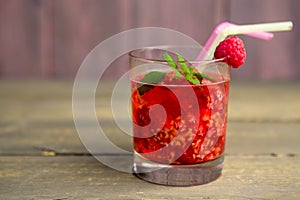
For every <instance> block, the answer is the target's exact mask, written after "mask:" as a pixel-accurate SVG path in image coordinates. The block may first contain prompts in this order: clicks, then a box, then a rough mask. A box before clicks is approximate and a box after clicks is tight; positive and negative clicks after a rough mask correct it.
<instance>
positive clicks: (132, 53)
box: [128, 45, 227, 65]
mask: <svg viewBox="0 0 300 200" xmlns="http://www.w3.org/2000/svg"><path fill="white" fill-rule="evenodd" d="M172 47H173V48H174V47H182V48H184V47H185V48H187V47H188V48H198V49H201V47H200V46H191V45H159V46H148V47H143V48H138V49H134V50H131V51H130V52H129V53H128V55H129V57H132V58H135V59H137V60H140V61H144V62H145V61H146V62H153V63H156V62H159V63H168V62H167V61H166V60H163V59H152V58H146V57H141V56H139V55H136V54H134V53H135V52H137V51H140V50H154V49H159V50H168V49H170V48H172ZM223 60H224V58H219V59H211V60H187V61H184V62H183V61H181V62H180V61H176V62H177V63H186V62H189V63H191V64H199V65H200V64H201V65H202V64H203V65H205V64H212V63H216V62H220V61H223ZM224 64H227V63H224Z"/></svg>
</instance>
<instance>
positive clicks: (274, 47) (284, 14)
mask: <svg viewBox="0 0 300 200" xmlns="http://www.w3.org/2000/svg"><path fill="white" fill-rule="evenodd" d="M299 11H300V1H294V0H285V1H282V0H264V1H261V0H251V1H248V0H185V1H182V0H151V1H141V0H0V44H1V48H0V78H71V79H72V78H74V76H75V75H76V72H77V70H78V68H79V67H80V64H81V62H82V61H83V59H84V58H85V56H87V54H88V53H89V52H90V51H91V50H92V49H93V48H94V47H95V46H96V45H97V44H99V43H100V42H101V41H103V40H105V39H106V38H108V37H110V36H112V35H114V34H117V33H119V32H121V31H124V30H128V29H132V28H137V27H147V26H155V27H165V28H171V29H175V30H177V31H180V32H182V33H185V34H187V35H189V36H191V37H193V38H194V39H196V40H197V41H199V42H200V43H201V44H204V42H205V41H206V39H207V38H208V36H209V34H210V32H211V31H212V30H213V28H214V27H215V26H216V25H217V24H218V23H220V22H221V21H227V20H228V21H232V22H235V23H241V24H242V23H257V22H270V21H285V20H293V21H294V23H295V28H294V30H293V31H292V32H289V33H278V34H276V36H275V38H274V39H273V40H272V41H271V42H266V41H260V40H257V39H252V38H247V37H242V38H243V39H244V41H245V43H246V46H247V50H248V57H247V63H246V65H245V66H244V67H243V68H241V69H239V70H238V71H237V70H235V71H233V77H234V78H236V79H238V78H240V79H263V80H274V79H299V78H300V68H299V67H298V62H297V60H298V57H299V52H300V46H299V45H300V42H299V39H298V36H299V31H300V30H299V28H298V27H297V25H298V23H299V22H300V18H299V16H300V14H299ZM118 65H119V66H118V67H116V68H114V70H112V71H111V72H109V75H110V76H113V75H115V73H120V72H122V71H126V69H127V68H126V66H125V65H126V64H125V63H122V64H120V63H119V64H118ZM120 65H122V66H120Z"/></svg>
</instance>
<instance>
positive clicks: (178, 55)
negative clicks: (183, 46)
mask: <svg viewBox="0 0 300 200" xmlns="http://www.w3.org/2000/svg"><path fill="white" fill-rule="evenodd" d="M177 57H178V61H179V63H180V66H181V69H182V70H183V71H184V74H189V73H190V69H189V68H188V67H187V64H186V61H185V60H184V58H183V57H182V56H181V55H180V54H177Z"/></svg>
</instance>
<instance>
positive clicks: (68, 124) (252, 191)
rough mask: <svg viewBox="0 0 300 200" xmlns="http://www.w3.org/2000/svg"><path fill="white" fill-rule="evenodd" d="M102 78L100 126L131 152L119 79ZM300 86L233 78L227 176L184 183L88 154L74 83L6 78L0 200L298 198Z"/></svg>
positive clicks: (0, 87) (0, 100)
mask: <svg viewBox="0 0 300 200" xmlns="http://www.w3.org/2000/svg"><path fill="white" fill-rule="evenodd" d="M103 84H104V85H103V87H102V89H101V88H100V89H101V91H99V92H97V94H96V100H97V104H96V110H97V112H100V113H101V114H100V117H101V125H102V126H103V129H104V130H105V133H106V134H107V136H108V137H109V138H110V139H111V141H113V142H114V143H115V144H117V145H119V146H120V147H122V148H124V149H126V150H130V149H131V146H132V144H131V139H130V138H129V137H128V136H127V135H125V134H124V133H123V132H122V131H120V130H119V129H118V127H117V126H116V125H115V123H114V121H113V119H112V117H111V112H110V110H109V105H110V95H111V90H112V88H113V85H112V83H111V82H105V83H103ZM299 89H300V85H299V83H298V82H290V83H273V84H267V83H264V84H263V83H247V82H233V83H232V86H231V96H230V109H229V122H228V129H227V141H226V142H227V143H226V154H225V162H224V170H223V175H222V176H221V177H220V178H219V179H218V180H216V181H214V182H212V183H209V184H207V185H201V186H193V187H183V188H178V187H166V186H160V185H155V184H150V183H147V182H145V181H142V180H140V179H138V178H136V177H135V176H133V175H132V174H127V173H122V172H118V171H115V170H113V169H110V168H109V167H106V166H104V165H103V164H101V163H100V162H98V161H97V160H96V159H94V158H93V157H92V156H90V155H89V153H88V152H87V150H86V149H85V147H84V146H83V145H82V143H81V141H80V139H79V136H78V134H77V132H76V129H75V126H74V122H73V118H72V82H67V81H34V80H33V81H27V82H18V81H4V80H2V81H0V110H1V112H0V119H1V120H0V137H1V140H0V199H52V200H55V199H56V200H57V199H144V200H146V199H148V200H156V199H160V200H161V199H191V200H194V199H195V200H196V199H278V200H279V199H280V200H281V199H286V200H290V199H299V198H300V168H299V166H300V157H299V155H300V146H299V141H300V121H299V119H300V114H299V113H300V112H298V109H299V107H300V106H299V105H300V103H299V101H298V99H299V97H300V96H299V95H300V93H298V92H297V91H299ZM103 110H104V111H103ZM100 156H104V155H101V152H100ZM112 156H115V157H116V158H115V159H118V158H119V157H120V156H123V157H126V156H129V155H112Z"/></svg>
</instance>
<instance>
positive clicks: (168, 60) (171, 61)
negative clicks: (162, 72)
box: [163, 53, 181, 76]
mask: <svg viewBox="0 0 300 200" xmlns="http://www.w3.org/2000/svg"><path fill="white" fill-rule="evenodd" d="M163 56H164V58H165V59H166V61H167V62H168V64H169V65H170V67H172V69H173V70H174V72H175V74H176V76H181V73H180V71H179V70H178V68H177V65H176V62H175V61H174V60H173V58H172V57H171V56H170V55H169V54H167V53H165V54H164V55H163Z"/></svg>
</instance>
